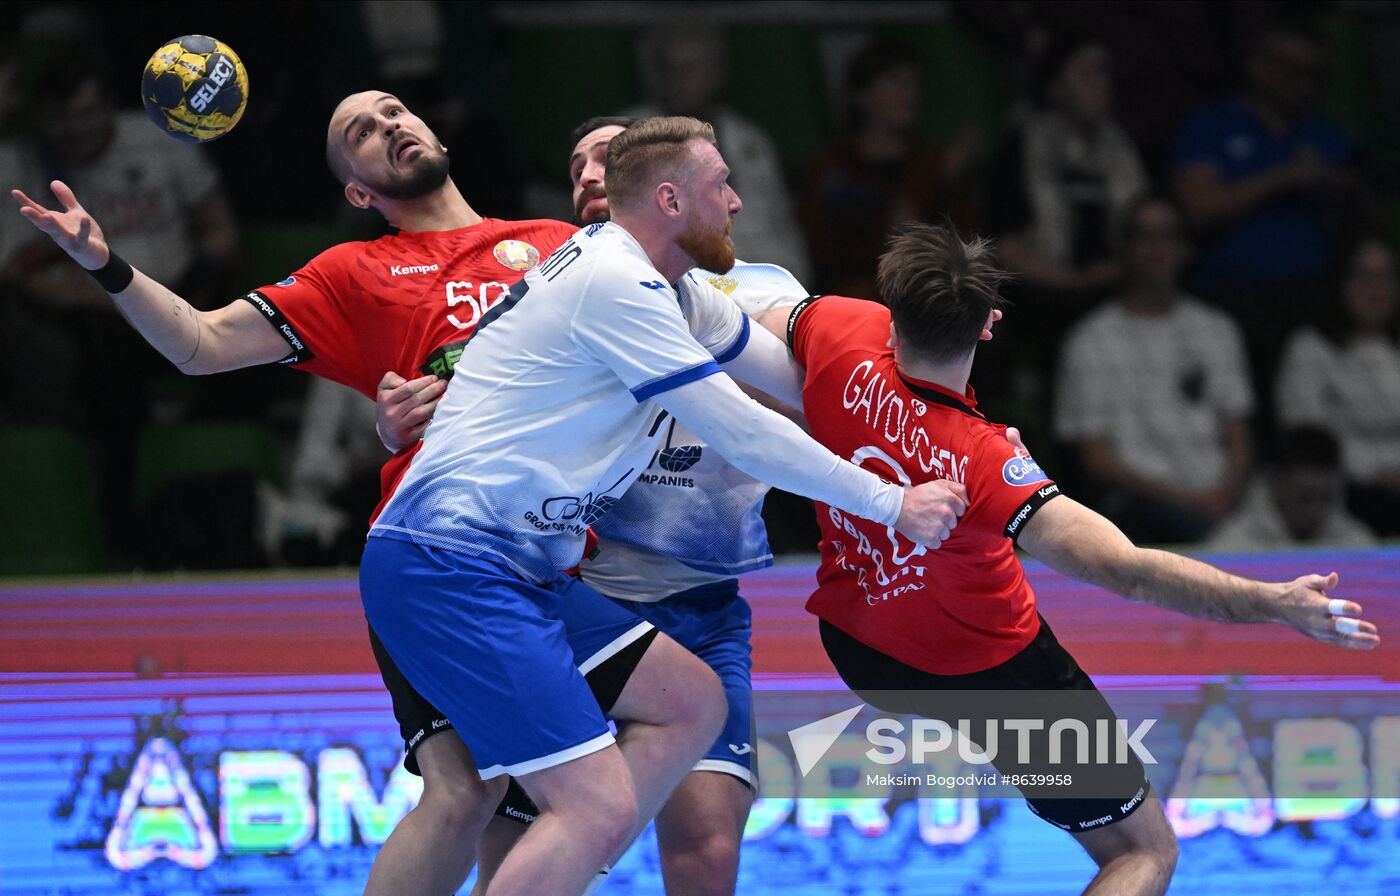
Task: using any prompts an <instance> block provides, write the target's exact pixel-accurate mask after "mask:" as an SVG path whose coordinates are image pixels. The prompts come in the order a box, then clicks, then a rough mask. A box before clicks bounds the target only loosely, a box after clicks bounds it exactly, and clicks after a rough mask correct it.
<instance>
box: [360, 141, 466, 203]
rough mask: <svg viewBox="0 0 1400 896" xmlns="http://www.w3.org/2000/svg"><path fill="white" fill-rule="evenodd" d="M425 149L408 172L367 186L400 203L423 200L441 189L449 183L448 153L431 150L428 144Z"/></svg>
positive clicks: (408, 167)
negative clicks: (409, 200)
mask: <svg viewBox="0 0 1400 896" xmlns="http://www.w3.org/2000/svg"><path fill="white" fill-rule="evenodd" d="M423 149H424V151H423V152H422V153H420V154H419V156H418V158H417V159H414V160H413V161H412V162H411V163H409V164H408V166H407V170H406V171H402V172H399V173H396V174H393V175H391V176H390V177H388V178H386V179H385V180H384V182H383V183H378V184H371V183H366V184H365V186H367V187H369V188H370V189H371V190H373V191H374V192H376V193H378V194H379V195H380V196H383V197H385V198H386V199H396V200H399V201H403V200H408V199H421V198H423V197H424V196H427V195H428V194H429V193H432V192H434V191H435V190H438V189H441V188H442V185H443V184H445V183H447V172H448V168H449V167H450V165H449V163H448V160H447V153H445V152H443V151H442V150H441V149H440V148H438V149H429V148H428V147H427V145H426V144H425V145H424V146H423Z"/></svg>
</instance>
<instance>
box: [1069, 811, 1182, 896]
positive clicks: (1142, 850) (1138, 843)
mask: <svg viewBox="0 0 1400 896" xmlns="http://www.w3.org/2000/svg"><path fill="white" fill-rule="evenodd" d="M1074 839H1076V840H1078V841H1079V845H1080V846H1083V847H1084V850H1085V851H1086V852H1088V853H1089V856H1090V858H1092V859H1093V860H1094V861H1095V862H1096V863H1098V866H1099V873H1098V874H1096V875H1095V876H1094V879H1093V880H1092V881H1091V882H1090V883H1089V887H1088V889H1086V890H1085V891H1084V893H1085V896H1161V894H1163V893H1165V892H1167V885H1168V884H1170V883H1171V879H1172V872H1173V871H1175V870H1176V860H1177V855H1178V847H1177V842H1176V834H1175V832H1173V831H1172V827H1171V824H1170V823H1168V822H1167V817H1166V815H1165V814H1164V813H1163V812H1162V803H1161V801H1160V800H1158V799H1157V797H1156V796H1155V795H1152V794H1148V796H1147V798H1146V799H1145V800H1144V801H1143V804H1142V806H1140V807H1139V808H1138V810H1137V811H1136V812H1134V813H1133V814H1132V815H1129V816H1128V817H1127V818H1125V819H1123V820H1122V821H1119V822H1117V823H1115V824H1111V825H1108V826H1106V827H1101V828H1096V829H1094V830H1092V831H1085V832H1083V833H1079V834H1075V835H1074Z"/></svg>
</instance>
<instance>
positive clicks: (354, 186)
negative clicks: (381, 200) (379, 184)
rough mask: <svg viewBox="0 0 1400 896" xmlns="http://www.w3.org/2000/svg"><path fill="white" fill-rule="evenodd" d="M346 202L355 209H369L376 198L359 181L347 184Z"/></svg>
mask: <svg viewBox="0 0 1400 896" xmlns="http://www.w3.org/2000/svg"><path fill="white" fill-rule="evenodd" d="M345 200H346V201H347V202H349V203H350V204H351V205H353V206H355V208H369V206H370V203H371V202H373V201H374V196H373V194H371V193H370V191H369V190H367V189H365V187H364V185H363V184H361V183H360V182H359V181H355V180H352V181H347V182H346V184H345Z"/></svg>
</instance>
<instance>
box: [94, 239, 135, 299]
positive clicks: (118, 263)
mask: <svg viewBox="0 0 1400 896" xmlns="http://www.w3.org/2000/svg"><path fill="white" fill-rule="evenodd" d="M88 273H89V274H91V275H92V279H94V280H96V281H97V283H98V285H99V286H101V287H102V288H103V289H105V290H107V292H108V293H109V294H111V295H116V294H117V293H119V292H122V291H124V290H125V289H126V288H127V287H128V286H130V285H131V281H132V280H133V279H135V277H136V271H135V270H133V269H132V267H131V265H129V264H127V263H126V262H125V261H122V257H121V256H120V255H118V254H117V253H115V252H113V251H112V250H111V249H108V250H107V263H106V264H104V265H103V266H102V267H100V268H98V269H97V270H95V271H88Z"/></svg>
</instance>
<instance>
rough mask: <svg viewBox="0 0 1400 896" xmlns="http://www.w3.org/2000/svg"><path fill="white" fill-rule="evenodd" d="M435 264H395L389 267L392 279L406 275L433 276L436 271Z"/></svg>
mask: <svg viewBox="0 0 1400 896" xmlns="http://www.w3.org/2000/svg"><path fill="white" fill-rule="evenodd" d="M437 269H438V266H437V265H435V264H395V265H390V266H389V276H390V277H402V276H403V275H405V274H431V273H432V272H433V271H436V270H437Z"/></svg>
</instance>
